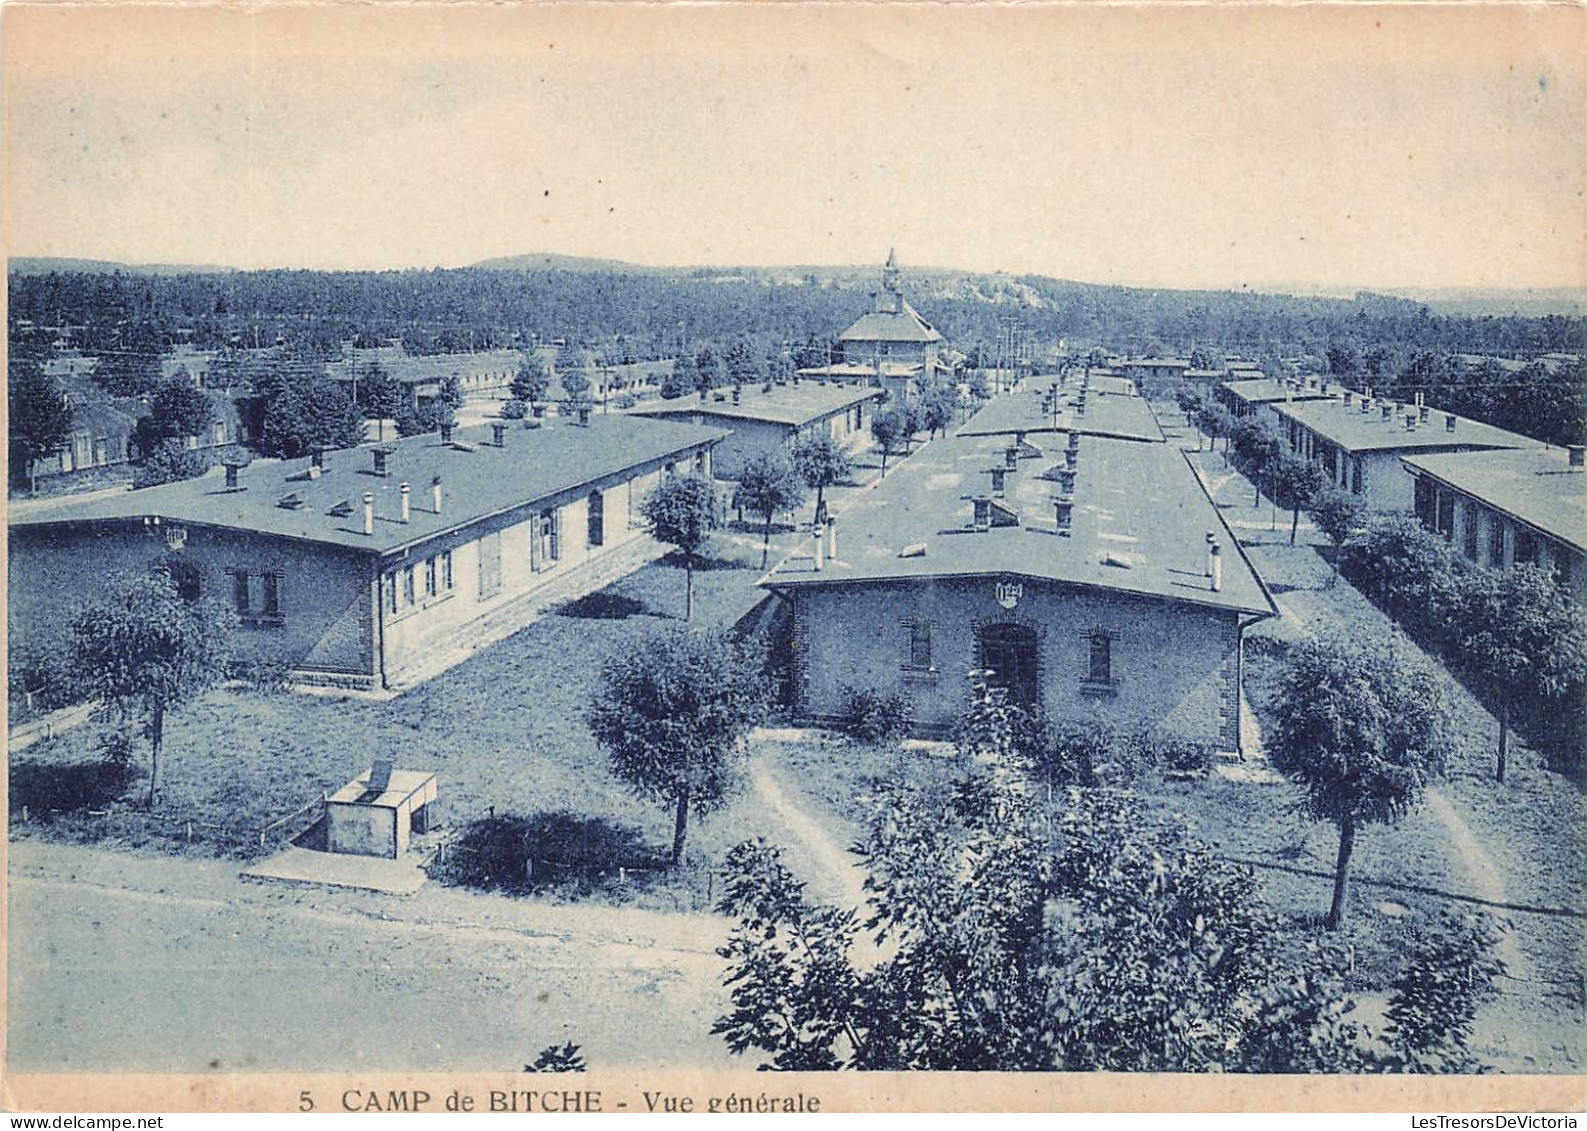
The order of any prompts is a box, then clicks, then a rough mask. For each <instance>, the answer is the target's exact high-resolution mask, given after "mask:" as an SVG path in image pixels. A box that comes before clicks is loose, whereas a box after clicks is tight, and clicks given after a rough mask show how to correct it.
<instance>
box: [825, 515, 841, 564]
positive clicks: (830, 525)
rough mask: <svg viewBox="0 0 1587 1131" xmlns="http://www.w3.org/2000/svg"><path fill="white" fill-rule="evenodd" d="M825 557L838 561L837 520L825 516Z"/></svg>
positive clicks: (830, 516)
mask: <svg viewBox="0 0 1587 1131" xmlns="http://www.w3.org/2000/svg"><path fill="white" fill-rule="evenodd" d="M827 557H829V558H831V559H832V560H833V561H837V560H838V520H837V519H836V518H835V517H834V516H832V515H830V514H829V515H827Z"/></svg>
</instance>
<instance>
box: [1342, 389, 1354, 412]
mask: <svg viewBox="0 0 1587 1131" xmlns="http://www.w3.org/2000/svg"><path fill="white" fill-rule="evenodd" d="M1354 395H1355V394H1353V393H1352V392H1351V391H1350V390H1349V389H1346V390H1345V402H1344V405H1345V407H1346V408H1349V407H1350V398H1351V397H1352V396H1354Z"/></svg>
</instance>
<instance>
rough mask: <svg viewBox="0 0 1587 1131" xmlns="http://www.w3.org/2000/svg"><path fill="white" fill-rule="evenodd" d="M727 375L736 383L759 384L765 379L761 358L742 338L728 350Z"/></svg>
mask: <svg viewBox="0 0 1587 1131" xmlns="http://www.w3.org/2000/svg"><path fill="white" fill-rule="evenodd" d="M727 377H728V380H729V381H731V382H732V383H733V384H735V385H758V384H760V383H761V381H762V380H764V379H765V375H764V371H763V370H762V368H761V364H760V360H759V359H758V358H757V357H756V356H755V353H754V351H753V350H751V349H750V347H749V343H748V342H746V341H744V340H743V339H742V338H740V339H739V340H738V341H736V342H734V343H733V344H732V346H731V347H729V349H728V351H727Z"/></svg>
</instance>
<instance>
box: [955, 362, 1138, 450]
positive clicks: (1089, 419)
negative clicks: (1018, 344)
mask: <svg viewBox="0 0 1587 1131" xmlns="http://www.w3.org/2000/svg"><path fill="white" fill-rule="evenodd" d="M1025 432H1029V433H1038V432H1078V433H1080V434H1081V435H1085V436H1110V437H1112V438H1114V439H1119V440H1144V441H1148V442H1155V443H1161V442H1162V440H1163V429H1162V427H1161V426H1160V425H1159V424H1158V422H1157V414H1156V413H1154V412H1153V411H1152V409H1151V406H1150V405H1148V404H1147V403H1146V401H1145V399H1144V398H1142V397H1138V396H1136V395H1135V387H1134V386H1133V385H1132V384H1131V383H1130V382H1129V381H1127V380H1125V379H1124V378H1122V377H1098V376H1092V375H1087V376H1084V377H1076V378H1074V379H1072V380H1071V379H1069V378H1066V377H1061V376H1060V377H1047V376H1044V377H1035V378H1031V379H1030V380H1028V381H1026V382H1025V387H1024V388H1023V389H1021V390H1020V391H1018V392H1013V393H1005V394H1003V395H1001V396H997V397H993V398H992V399H991V400H989V401H987V403H986V405H985V406H984V407H983V408H982V409H981V410H980V411H979V412H977V413H976V414H975V415H974V416H972V417H971V418H970V419H969V420H968V421H966V422H965V424H964V426H963V427H962V428H960V429H959V435H961V436H997V435H1005V436H1006V435H1018V434H1020V433H1025Z"/></svg>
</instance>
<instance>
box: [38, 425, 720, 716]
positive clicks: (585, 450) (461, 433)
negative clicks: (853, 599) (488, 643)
mask: <svg viewBox="0 0 1587 1131" xmlns="http://www.w3.org/2000/svg"><path fill="white" fill-rule="evenodd" d="M725 435H726V434H725V433H724V432H722V431H720V430H719V429H714V428H705V427H699V426H695V425H690V424H677V423H670V422H662V421H652V420H644V419H639V418H634V417H628V416H621V415H612V416H605V415H598V416H595V417H593V418H590V419H588V421H587V423H585V424H578V423H571V422H563V421H560V420H558V421H556V422H551V423H547V424H545V425H543V426H529V425H526V426H522V427H520V426H517V425H514V426H511V427H509V426H507V425H506V424H498V425H493V426H490V427H481V428H470V429H459V430H457V432H456V433H453V432H452V431H451V430H448V431H447V432H446V433H441V434H437V433H430V434H427V435H423V436H414V437H410V438H408V439H404V440H399V441H396V442H394V443H391V444H387V445H384V446H379V447H361V448H354V449H349V450H344V451H334V452H326V453H322V454H320V455H317V456H314V457H311V458H309V459H301V460H290V461H285V462H279V463H278V462H274V461H260V462H258V463H255V464H253V465H252V466H250V467H246V468H241V469H239V468H235V467H229V468H227V469H226V474H225V477H224V478H222V477H221V476H219V475H213V474H212V475H209V476H205V477H203V478H200V479H192V480H187V481H185V482H181V483H171V484H167V485H165V486H161V487H152V488H148V489H146V490H142V491H129V492H127V493H125V494H122V495H117V496H114V497H112V498H107V499H97V500H92V501H83V502H71V503H63V504H62V505H60V506H58V507H53V508H50V509H48V510H45V511H41V512H38V513H36V514H32V515H29V516H28V517H26V518H24V519H21V520H17V521H13V522H12V524H11V527H10V549H11V568H10V604H9V610H8V613H9V624H10V631H11V642H12V647H13V648H16V647H18V646H37V647H42V648H50V647H57V646H59V645H60V643H61V636H62V634H63V633H64V632H65V625H66V623H67V619H68V616H69V613H70V610H71V608H72V606H73V605H74V603H75V602H76V601H78V600H80V599H84V598H94V597H100V596H104V595H107V594H108V592H109V590H110V588H111V587H112V586H114V585H116V584H118V575H120V576H124V575H125V573H126V572H127V571H137V570H147V569H148V568H150V567H151V566H153V565H155V564H157V563H159V562H162V561H163V562H167V563H168V564H169V565H170V567H171V569H172V572H173V574H174V575H175V576H176V577H177V579H178V583H179V584H180V586H181V587H182V588H183V590H184V592H186V593H187V594H189V595H191V596H202V595H213V596H217V597H219V598H220V599H222V600H224V601H226V602H227V603H229V604H231V605H232V607H233V608H235V610H236V611H237V613H238V615H239V617H240V619H241V623H242V628H241V630H240V632H239V640H238V644H237V653H238V655H239V658H243V659H255V660H261V661H270V662H274V663H280V664H284V665H285V666H286V667H288V668H289V669H290V670H292V671H293V672H294V673H295V674H296V675H297V677H298V678H299V679H302V680H305V681H309V682H320V683H327V684H333V685H339V686H347V687H355V688H370V687H378V686H386V687H400V686H404V685H406V684H408V683H412V682H415V681H416V680H418V679H422V678H424V677H425V676H426V675H428V674H430V673H432V672H433V671H435V670H438V666H444V662H445V660H446V658H447V657H448V656H449V655H454V654H455V652H456V650H457V648H458V644H459V641H460V640H467V639H470V638H472V639H476V640H477V639H480V638H481V637H482V636H483V637H485V638H490V636H489V634H490V631H491V629H492V628H493V626H497V625H500V624H503V623H505V624H507V625H509V626H510V625H511V624H512V623H513V618H514V617H515V616H516V615H518V614H519V613H521V612H522V611H523V609H524V608H525V606H526V603H531V602H535V601H537V600H545V599H547V598H548V597H549V596H550V595H551V594H553V593H555V594H559V595H561V596H577V595H579V594H580V593H581V592H583V591H587V590H588V589H590V588H596V587H598V586H599V585H601V584H605V583H608V582H610V581H612V580H615V579H616V577H618V576H621V575H622V574H624V573H627V572H629V571H631V570H633V569H635V568H637V567H638V566H640V565H642V564H643V563H644V562H645V561H648V560H649V559H650V558H652V557H655V556H658V555H659V553H660V552H661V547H660V546H659V544H657V543H656V542H654V541H653V540H652V539H651V538H649V536H648V535H646V534H645V533H644V532H643V531H642V529H641V521H640V509H639V508H640V503H641V502H642V500H643V498H644V496H645V494H646V493H647V492H648V491H649V490H650V489H651V488H652V487H653V486H654V485H655V484H656V483H657V482H658V481H659V480H660V479H661V477H662V476H664V475H667V474H669V473H671V472H674V471H679V472H686V471H692V470H698V471H701V472H705V473H707V474H708V473H709V472H710V458H711V448H712V446H713V445H715V444H716V443H717V442H718V441H720V440H721V439H722V438H723V437H724V436H725Z"/></svg>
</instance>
